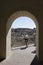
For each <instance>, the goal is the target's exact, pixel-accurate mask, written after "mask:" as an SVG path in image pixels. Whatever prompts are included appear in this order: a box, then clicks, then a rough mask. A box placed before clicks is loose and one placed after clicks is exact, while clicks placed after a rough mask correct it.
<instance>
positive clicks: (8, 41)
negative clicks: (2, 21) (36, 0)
mask: <svg viewBox="0 0 43 65" xmlns="http://www.w3.org/2000/svg"><path fill="white" fill-rule="evenodd" d="M22 16H23V17H28V18H30V19H31V20H33V21H34V23H35V24H36V33H37V34H36V40H35V41H36V50H37V51H36V52H37V56H38V53H39V52H38V51H39V46H38V45H39V26H38V22H37V20H36V18H35V17H34V16H33V15H32V14H31V13H29V12H27V11H18V12H16V13H14V14H13V15H12V16H11V17H10V18H9V19H8V21H7V25H6V34H7V36H6V57H8V56H10V55H11V26H12V24H13V22H14V21H15V20H16V19H17V18H19V17H22ZM34 29H35V28H34Z"/></svg>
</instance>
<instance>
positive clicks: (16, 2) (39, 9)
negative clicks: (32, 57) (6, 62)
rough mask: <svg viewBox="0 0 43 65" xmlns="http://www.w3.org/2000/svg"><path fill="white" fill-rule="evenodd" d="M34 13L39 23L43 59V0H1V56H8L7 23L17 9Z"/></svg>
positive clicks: (40, 48) (42, 57)
mask: <svg viewBox="0 0 43 65" xmlns="http://www.w3.org/2000/svg"><path fill="white" fill-rule="evenodd" d="M20 10H21V11H22V10H26V11H29V12H30V13H32V14H33V15H34V16H35V17H36V19H37V21H38V23H39V59H40V60H41V61H43V0H40V1H39V0H30V1H29V0H23V1H22V0H12V1H11V0H7V1H6V0H0V58H1V57H4V58H6V35H7V34H6V23H7V20H8V19H9V17H10V16H11V15H12V14H13V13H14V12H16V11H20Z"/></svg>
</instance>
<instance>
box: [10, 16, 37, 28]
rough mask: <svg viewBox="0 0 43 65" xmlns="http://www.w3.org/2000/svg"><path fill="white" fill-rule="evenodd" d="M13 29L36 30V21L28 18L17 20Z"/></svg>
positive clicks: (23, 17)
mask: <svg viewBox="0 0 43 65" xmlns="http://www.w3.org/2000/svg"><path fill="white" fill-rule="evenodd" d="M11 28H31V29H33V28H36V25H35V23H34V21H33V20H32V19H31V18H29V17H26V16H22V17H18V18H16V19H15V20H14V21H13V23H12V26H11Z"/></svg>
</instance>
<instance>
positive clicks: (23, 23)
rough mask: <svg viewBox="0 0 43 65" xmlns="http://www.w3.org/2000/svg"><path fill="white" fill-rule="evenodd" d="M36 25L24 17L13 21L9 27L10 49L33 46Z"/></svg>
mask: <svg viewBox="0 0 43 65" xmlns="http://www.w3.org/2000/svg"><path fill="white" fill-rule="evenodd" d="M35 39H36V25H35V23H34V21H33V20H32V19H31V18H29V17H26V16H20V17H18V18H16V20H14V22H13V23H12V26H11V48H13V49H14V48H15V47H22V46H25V47H24V48H23V49H26V47H27V46H28V45H31V46H32V45H33V44H34V45H33V46H35V45H36V44H35V43H36V42H35Z"/></svg>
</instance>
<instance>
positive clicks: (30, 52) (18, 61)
mask: <svg viewBox="0 0 43 65" xmlns="http://www.w3.org/2000/svg"><path fill="white" fill-rule="evenodd" d="M35 50H36V47H35V46H34V44H30V45H29V46H28V48H25V46H22V47H16V48H12V55H11V56H10V57H9V58H7V59H6V60H4V61H2V62H1V63H0V65H40V63H39V62H38V58H37V56H36V53H35Z"/></svg>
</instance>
